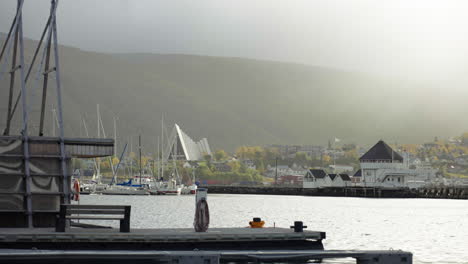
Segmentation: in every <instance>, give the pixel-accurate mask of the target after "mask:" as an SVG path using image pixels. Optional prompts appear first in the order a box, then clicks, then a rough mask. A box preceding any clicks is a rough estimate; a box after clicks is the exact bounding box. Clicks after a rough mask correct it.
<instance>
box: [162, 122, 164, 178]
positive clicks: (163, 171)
mask: <svg viewBox="0 0 468 264" xmlns="http://www.w3.org/2000/svg"><path fill="white" fill-rule="evenodd" d="M161 178H163V179H164V115H162V117H161Z"/></svg>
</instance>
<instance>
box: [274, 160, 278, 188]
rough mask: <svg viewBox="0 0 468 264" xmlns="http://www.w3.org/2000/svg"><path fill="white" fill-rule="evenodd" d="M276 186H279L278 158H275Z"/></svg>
mask: <svg viewBox="0 0 468 264" xmlns="http://www.w3.org/2000/svg"><path fill="white" fill-rule="evenodd" d="M275 185H278V157H276V158H275Z"/></svg>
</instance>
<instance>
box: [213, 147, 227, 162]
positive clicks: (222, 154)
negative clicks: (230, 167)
mask: <svg viewBox="0 0 468 264" xmlns="http://www.w3.org/2000/svg"><path fill="white" fill-rule="evenodd" d="M227 158H228V155H227V153H226V152H225V151H224V150H222V149H218V150H217V151H216V152H215V153H214V159H215V160H217V161H222V160H227Z"/></svg>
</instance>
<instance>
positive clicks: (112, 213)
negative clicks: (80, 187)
mask: <svg viewBox="0 0 468 264" xmlns="http://www.w3.org/2000/svg"><path fill="white" fill-rule="evenodd" d="M130 208H131V207H130V206H129V205H78V204H62V205H60V213H59V215H58V218H57V224H56V226H55V231H56V232H65V226H66V223H67V220H71V219H86V220H120V232H126V233H128V232H130Z"/></svg>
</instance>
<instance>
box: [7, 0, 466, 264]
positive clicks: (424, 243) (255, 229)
mask: <svg viewBox="0 0 468 264" xmlns="http://www.w3.org/2000/svg"><path fill="white" fill-rule="evenodd" d="M58 2H59V1H58V0H51V1H50V13H49V15H48V17H47V22H46V24H45V27H44V29H43V33H42V36H41V39H40V41H39V42H38V43H37V46H36V49H35V52H34V55H33V56H32V60H31V61H25V54H24V52H25V48H24V43H23V42H24V36H23V4H24V3H25V1H24V0H17V8H16V13H15V16H14V18H13V21H12V25H11V28H10V31H9V33H8V34H7V36H6V40H5V43H4V45H3V46H2V51H1V54H0V63H2V59H3V58H6V56H8V57H12V58H13V60H12V61H11V62H10V61H8V60H5V63H8V66H9V67H11V71H10V86H9V89H8V91H9V96H8V108H7V113H6V121H7V122H6V128H5V130H4V133H3V135H2V136H0V176H1V177H2V184H1V185H0V263H57V264H58V263H67V264H70V263H73V264H74V263H77V264H78V263H90V264H91V263H93V264H95V263H130V262H131V263H180V264H189V263H195V264H198V263H200V264H202V263H203V264H207V263H213V264H217V263H311V262H314V263H316V262H320V263H329V262H328V261H329V260H331V261H336V260H337V259H339V260H343V262H344V263H356V264H412V263H418V264H419V263H440V262H444V261H450V262H453V263H461V262H459V259H456V258H461V259H464V258H468V256H467V255H466V250H461V249H464V247H465V245H464V242H465V238H466V235H467V234H466V230H468V229H467V228H466V221H464V220H465V219H466V216H467V211H466V201H465V199H468V189H467V188H466V187H465V186H441V185H436V184H432V185H431V183H434V182H436V180H438V177H439V175H438V174H437V173H436V170H435V169H432V168H429V167H426V168H422V167H421V168H420V167H414V168H410V165H409V162H407V161H408V160H406V159H405V158H404V157H403V156H402V155H400V154H398V153H397V152H396V151H394V150H393V149H392V148H391V147H390V146H389V145H388V144H387V143H385V142H384V141H383V140H379V141H378V142H377V144H375V145H374V146H373V147H372V148H370V149H369V150H368V151H367V152H366V153H364V154H363V155H362V156H361V157H360V158H359V159H358V160H359V162H360V170H358V172H359V173H358V172H356V173H355V174H354V175H352V176H349V175H348V174H346V173H336V172H335V171H333V173H331V172H330V173H327V172H326V171H324V170H323V168H320V169H318V168H310V169H307V171H306V174H305V175H304V178H303V181H302V185H299V187H298V186H295V187H285V186H279V185H278V179H277V176H278V164H277V163H278V157H277V156H276V157H273V156H274V155H276V154H275V153H273V152H272V153H270V154H272V155H271V156H272V157H273V158H274V161H275V178H274V181H272V180H273V179H272V178H269V179H267V177H266V176H264V175H262V174H261V173H260V172H262V173H265V171H266V168H265V167H266V166H265V165H266V164H263V163H262V162H257V164H256V162H253V161H252V160H247V159H245V160H244V159H243V157H242V158H241V157H238V156H237V153H236V154H235V155H233V156H232V157H229V156H228V155H227V154H226V153H225V152H224V151H222V150H219V151H216V152H212V151H211V147H210V145H209V144H208V140H207V139H206V138H201V139H200V140H193V139H192V138H191V137H189V136H188V135H187V133H186V132H184V131H183V130H182V129H181V127H180V126H179V125H178V124H175V123H174V126H173V128H172V131H171V132H170V133H168V132H167V131H166V127H165V125H164V121H163V120H164V115H163V118H162V120H161V123H162V124H161V137H160V138H158V146H157V150H156V153H151V154H150V155H151V156H152V157H151V159H146V160H145V161H143V159H145V157H143V153H142V148H143V146H142V139H141V135H138V155H136V154H135V153H133V152H132V151H130V152H128V153H126V151H127V143H126V144H125V145H124V147H123V151H122V152H121V153H120V156H119V157H117V154H118V153H117V147H116V145H117V144H118V142H117V140H116V139H117V129H116V118H115V117H114V120H113V121H114V138H107V137H106V134H105V132H104V126H103V122H102V118H101V114H100V108H99V104H98V105H97V131H98V133H97V137H96V138H93V137H90V136H89V133H88V131H87V128H86V134H87V137H86V138H76V137H67V136H66V135H65V123H66V120H64V117H63V113H62V111H63V108H65V105H63V102H62V82H61V78H60V72H61V70H62V69H61V67H60V64H59V62H60V59H59V55H60V54H59V51H58V45H59V42H58V37H57V35H58V31H57V12H58V11H59V10H60V9H59V8H58ZM4 54H5V55H6V56H5V57H3V55H4ZM37 56H40V57H41V59H40V61H36V58H37ZM17 59H18V61H17ZM29 59H30V58H29V57H28V56H26V60H29ZM10 64H11V65H10ZM33 67H36V68H37V69H36V68H34V70H35V71H37V72H36V73H35V74H36V75H37V76H38V77H37V78H36V80H34V81H33V82H35V83H37V84H38V83H39V79H40V78H39V77H41V76H42V77H41V78H42V81H41V83H42V94H41V97H40V98H34V96H31V93H30V92H28V89H29V87H28V86H27V85H26V83H27V80H28V77H29V74H30V73H31V71H33ZM15 72H18V75H19V76H16V77H15ZM49 75H50V76H49ZM15 78H19V79H20V82H19V83H16V85H15ZM52 84H53V86H52ZM16 86H19V89H17V88H16V89H15V87H16ZM49 86H52V87H53V88H55V91H54V93H52V96H54V99H55V101H54V102H55V103H56V104H57V108H54V111H53V114H52V117H51V118H53V120H52V124H53V126H54V128H53V133H52V135H48V134H47V132H46V131H45V130H44V124H45V120H46V111H45V110H46V108H47V103H46V101H47V99H48V97H51V93H50V91H49V95H47V91H48V90H50V89H52V88H51V87H49ZM2 88H3V87H2ZM16 90H18V91H16ZM14 94H16V95H17V97H16V98H17V99H16V103H15V100H14V99H15V96H14ZM49 99H50V98H49ZM20 100H21V108H20V109H21V117H22V118H21V120H22V125H21V128H20V129H19V130H18V129H13V127H12V125H11V121H12V120H13V117H14V115H15V112H16V108H17V105H18V103H19V101H20ZM34 100H36V101H37V102H40V111H39V113H40V119H39V123H38V124H37V125H36V124H35V122H34V120H35V119H34V118H31V115H32V112H33V110H32V105H33V101H34ZM37 102H36V103H37ZM34 111H35V110H34ZM81 120H83V124H84V126H85V127H86V123H85V122H84V118H81ZM55 126H57V129H56V128H55ZM33 128H34V129H36V128H37V130H38V131H35V130H34V129H33ZM56 130H58V132H59V133H58V135H56V134H55V132H56ZM36 132H37V133H36ZM101 132H102V135H103V136H101ZM36 134H37V135H36ZM336 140H337V139H336V138H335V142H336ZM160 143H161V144H160ZM131 148H132V147H131ZM244 149H247V150H248V151H245V152H246V153H247V154H248V155H251V156H254V157H255V156H257V157H261V156H262V155H263V154H262V152H261V151H260V150H259V149H261V148H259V147H254V148H252V149H253V151H251V150H252V149H249V148H244ZM152 152H153V151H152ZM240 153H242V151H240ZM244 154H245V153H244ZM136 156H138V158H136ZM239 156H241V155H239ZM296 156H300V155H297V153H296ZM304 157H305V160H306V161H307V156H306V155H305V156H304ZM264 158H265V157H264ZM77 159H87V162H88V165H89V164H92V165H91V166H92V167H93V169H92V171H93V173H92V174H91V175H92V177H86V178H85V177H84V176H83V177H82V176H81V172H80V170H79V169H78V170H76V171H75V170H74V169H75V167H74V166H75V164H73V161H76V160H77ZM101 159H102V160H101ZM114 159H115V161H114ZM265 159H266V158H265ZM104 160H105V162H103V161H104ZM124 160H125V162H124ZM247 161H248V162H247ZM270 161H271V159H270ZM106 162H107V163H106ZM244 162H245V163H244ZM321 162H322V160H321ZM104 165H106V166H107V168H106V169H107V170H108V171H104V169H103V170H102V171H101V166H103V167H104ZM121 165H122V166H123V167H124V170H127V169H128V171H129V173H128V179H127V180H124V181H121V179H119V178H118V171H119V167H120V166H121ZM257 165H258V170H257ZM283 166H285V167H286V168H284V170H285V171H287V170H289V166H288V165H283ZM295 167H298V166H295ZM299 167H300V166H299ZM348 167H349V166H338V165H336V164H334V167H333V169H334V170H336V168H348ZM136 168H138V169H136ZM156 168H157V170H156ZM351 168H352V167H351ZM88 169H89V167H88ZM211 170H213V171H211ZM270 170H272V168H271V166H270ZM182 171H185V174H184V175H183V176H185V179H182V178H183V176H182ZM75 172H77V173H75ZM195 172H197V173H198V175H195ZM104 173H105V175H106V177H107V179H109V178H110V179H111V180H110V182H105V181H104V180H103V177H104V176H103V175H104ZM124 174H126V172H125V173H124ZM289 176H291V175H289ZM202 177H208V178H209V179H208V180H207V181H209V180H211V181H212V182H216V180H213V179H216V178H221V177H224V178H226V179H225V180H226V182H230V183H231V184H226V185H222V184H219V185H216V184H200V182H198V181H197V179H201V178H202ZM118 179H119V180H118ZM291 179H294V178H291ZM291 179H289V180H290V181H294V180H291ZM81 181H83V184H81ZM207 181H205V182H207ZM234 181H237V182H234ZM259 182H261V184H262V185H260V184H258V185H256V183H259ZM287 182H288V179H284V181H283V183H285V184H286V183H287ZM298 182H299V181H298ZM241 183H242V184H241ZM252 183H254V184H252ZM184 184H186V185H184ZM81 194H89V195H82V196H81ZM182 194H185V195H182ZM232 194H235V195H232ZM335 197H340V198H339V199H337V198H335ZM361 198H369V199H361ZM373 198H388V199H373ZM392 198H449V199H451V200H445V201H443V200H435V199H434V200H431V203H428V200H429V199H407V200H403V199H392ZM350 259H351V261H350ZM454 259H455V260H454Z"/></svg>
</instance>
